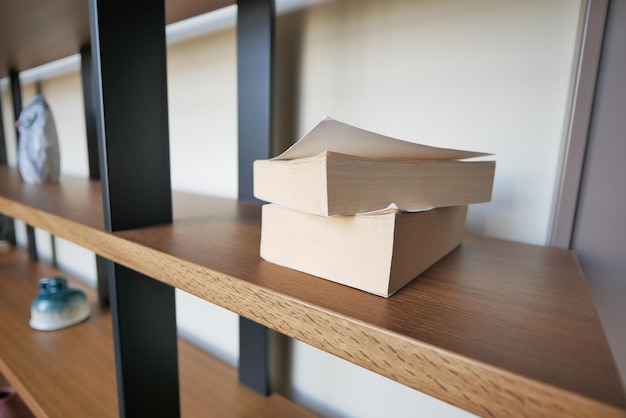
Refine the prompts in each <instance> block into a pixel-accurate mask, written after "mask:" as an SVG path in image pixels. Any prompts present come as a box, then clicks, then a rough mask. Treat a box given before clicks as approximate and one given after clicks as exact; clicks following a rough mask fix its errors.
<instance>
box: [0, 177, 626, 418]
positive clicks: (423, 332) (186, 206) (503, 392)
mask: <svg viewBox="0 0 626 418" xmlns="http://www.w3.org/2000/svg"><path fill="white" fill-rule="evenodd" d="M95 183H96V184H95V185H94V182H92V181H89V180H83V179H78V178H72V177H65V178H63V180H62V182H61V183H60V185H44V186H37V188H39V189H40V192H39V193H32V192H31V191H30V190H28V189H30V187H24V186H25V185H22V184H21V183H20V182H19V181H17V176H16V175H15V170H13V169H7V168H3V169H1V170H0V184H3V185H4V186H3V187H2V189H1V190H0V196H1V197H0V204H1V207H2V208H3V212H4V213H5V214H7V215H9V216H15V217H19V218H20V219H22V220H24V221H25V222H28V223H29V224H31V225H33V226H35V227H38V228H42V229H45V230H48V231H50V232H51V233H53V234H54V235H57V236H59V237H62V238H65V239H68V240H70V241H73V242H75V243H77V244H79V245H81V246H84V247H86V248H88V249H91V250H93V251H95V252H96V253H98V254H100V255H101V256H104V257H106V258H108V259H111V260H113V261H115V262H117V263H119V264H122V265H124V266H126V267H128V268H131V269H134V270H137V271H139V272H141V273H143V274H146V275H147V276H149V277H153V278H154V279H155V280H159V281H162V282H164V283H167V284H169V285H171V286H173V287H176V288H180V289H183V290H185V291H187V292H189V293H192V294H194V295H196V296H198V297H201V298H203V299H205V300H207V301H209V302H211V303H215V304H217V305H219V306H222V307H224V308H226V309H229V310H231V311H233V312H235V313H237V314H240V315H243V316H245V317H248V318H250V319H252V320H254V321H256V322H259V323H261V324H262V325H265V326H267V327H269V328H272V329H275V330H277V331H279V332H281V333H284V334H286V335H288V336H290V337H293V338H296V339H298V340H301V341H303V342H305V343H307V344H310V345H312V346H315V347H317V348H319V349H321V350H324V351H327V352H329V353H332V354H334V355H337V356H339V357H341V358H344V359H346V360H348V361H351V362H353V363H356V364H358V365H360V366H362V367H365V368H367V369H369V370H372V371H375V372H377V373H379V374H382V375H384V376H387V377H389V378H391V379H393V380H396V381H398V382H400V383H402V384H405V385H408V386H410V387H413V388H415V389H417V390H420V391H423V392H425V393H428V394H430V395H433V396H435V397H437V398H439V399H443V400H445V401H447V402H450V403H453V404H455V405H458V406H461V407H462V408H465V409H467V410H469V411H472V412H474V413H477V414H479V415H484V414H486V413H487V412H486V411H488V412H489V413H492V414H494V415H496V416H497V415H500V414H503V413H507V411H512V410H514V411H519V412H520V414H528V415H535V414H548V415H552V414H566V415H572V416H575V415H576V414H582V415H591V416H593V415H596V416H621V415H623V414H624V413H625V408H626V402H625V400H624V393H623V389H622V388H621V384H620V383H619V377H618V375H617V372H616V369H615V365H614V362H613V359H612V356H611V354H610V349H609V347H608V345H607V343H606V338H605V336H604V333H603V331H602V328H601V326H600V323H599V320H598V318H597V314H596V313H595V309H594V307H593V304H592V302H591V299H590V297H589V295H588V291H587V287H586V283H585V280H584V277H583V275H582V272H581V269H580V266H579V264H578V261H577V259H576V256H575V255H574V254H573V253H572V252H570V251H563V250H557V249H551V248H544V247H537V246H532V245H526V244H519V243H514V242H507V241H501V240H494V239H489V238H481V237H475V236H466V238H465V239H464V243H463V244H462V246H461V247H460V248H459V249H457V250H455V251H454V252H453V253H452V254H450V255H449V256H448V257H446V258H445V259H444V260H442V261H441V262H439V263H437V264H436V265H435V266H433V267H432V268H431V269H429V270H428V271H427V272H425V273H424V274H423V275H422V276H421V277H420V279H419V280H416V281H414V282H413V283H411V284H410V285H408V287H406V288H405V289H403V291H402V292H399V293H398V294H397V295H395V296H394V297H392V298H390V299H383V298H380V297H377V296H374V295H370V294H366V293H364V292H360V291H357V290H353V289H349V288H347V287H344V286H341V285H337V284H334V283H331V282H327V281H324V280H319V279H316V278H313V277H311V276H308V275H306V274H302V273H298V272H294V271H290V270H288V269H285V268H281V267H279V266H275V265H272V264H270V263H266V262H264V261H263V260H261V259H260V258H259V256H258V245H259V239H260V207H259V206H258V205H256V204H251V203H244V202H238V201H235V200H229V199H222V198H213V197H208V196H202V195H194V194H189V193H174V214H175V215H174V222H173V223H172V224H164V225H157V226H153V227H146V228H140V229H136V230H128V231H121V232H116V233H113V234H111V233H107V232H104V231H103V230H102V229H101V226H99V225H98V221H97V220H91V221H90V220H89V219H85V218H82V219H80V220H76V219H73V218H72V214H75V213H80V214H84V213H85V211H82V210H81V211H78V212H77V211H76V207H77V206H81V207H83V208H85V207H88V206H89V205H93V211H87V212H91V213H96V214H97V212H98V209H97V208H98V207H100V204H99V203H100V196H99V194H98V193H97V192H96V190H97V187H94V186H97V182H95ZM66 187H67V190H66V193H65V194H67V195H71V196H73V198H72V199H69V200H67V199H57V200H56V201H54V203H51V202H52V200H47V199H40V196H46V195H47V194H48V193H49V194H51V195H53V196H60V195H63V194H64V193H59V192H58V189H59V188H66ZM38 202H39V203H38ZM18 215H19V216H18ZM207 237H216V239H207ZM217 237H218V238H217ZM610 382H612V383H610Z"/></svg>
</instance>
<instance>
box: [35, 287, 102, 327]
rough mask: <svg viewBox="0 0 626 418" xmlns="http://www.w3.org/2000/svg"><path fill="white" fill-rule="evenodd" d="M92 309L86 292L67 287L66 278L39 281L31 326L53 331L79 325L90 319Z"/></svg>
mask: <svg viewBox="0 0 626 418" xmlns="http://www.w3.org/2000/svg"><path fill="white" fill-rule="evenodd" d="M90 314H91V309H90V306H89V302H88V301H87V296H86V295H85V292H83V291H82V290H80V289H73V288H68V287H67V279H65V278H64V277H52V278H44V279H41V280H39V296H37V297H36V298H35V300H34V301H33V303H32V305H31V308H30V326H31V328H34V329H36V330H40V331H52V330H55V329H61V328H67V327H69V326H72V325H75V324H78V323H80V322H82V321H84V320H85V319H87V318H88V317H89V315H90Z"/></svg>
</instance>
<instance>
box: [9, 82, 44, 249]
mask: <svg viewBox="0 0 626 418" xmlns="http://www.w3.org/2000/svg"><path fill="white" fill-rule="evenodd" d="M9 80H10V81H11V98H12V102H13V115H14V116H15V122H17V120H18V119H19V117H20V114H21V113H22V83H21V82H20V74H19V73H18V72H17V71H9ZM15 141H16V143H17V149H18V154H19V148H20V133H19V130H18V129H17V126H16V127H15ZM26 238H27V245H28V257H29V258H30V260H31V261H37V260H38V259H39V257H38V256H37V241H36V239H35V228H33V227H32V226H30V225H26Z"/></svg>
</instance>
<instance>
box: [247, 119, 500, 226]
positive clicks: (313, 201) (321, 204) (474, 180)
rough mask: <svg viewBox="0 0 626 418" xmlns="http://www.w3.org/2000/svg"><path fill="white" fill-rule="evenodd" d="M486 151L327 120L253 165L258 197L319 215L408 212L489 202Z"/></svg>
mask: <svg viewBox="0 0 626 418" xmlns="http://www.w3.org/2000/svg"><path fill="white" fill-rule="evenodd" d="M485 155H488V154H484V153H479V152H470V151H461V150H454V149H446V148H436V147H429V146H425V145H421V144H415V143H411V142H407V141H402V140H399V139H394V138H390V137H387V136H384V135H379V134H376V133H374V132H369V131H366V130H363V129H359V128H356V127H354V126H350V125H348V124H345V123H342V122H338V121H336V120H333V119H331V118H328V117H327V118H324V119H323V120H322V121H321V122H320V123H319V124H318V125H317V126H316V127H315V128H313V130H311V131H310V132H309V133H308V134H307V135H305V136H304V137H303V138H301V139H300V140H299V141H298V142H296V143H295V144H294V145H292V146H291V147H290V148H289V149H288V150H287V151H285V152H284V153H282V154H281V155H279V156H278V157H275V158H273V159H271V160H261V161H255V162H254V195H255V196H256V197H257V198H258V199H261V200H265V201H268V202H272V203H277V204H280V205H283V206H286V207H288V208H291V209H295V210H300V211H303V212H307V213H313V214H319V215H336V214H356V213H363V212H370V211H376V210H380V209H384V208H387V207H389V206H390V205H391V204H395V205H396V206H397V207H398V208H400V209H402V210H407V211H410V210H415V209H423V208H430V207H440V206H456V205H467V204H470V203H480V202H487V201H489V200H490V199H491V191H492V187H493V177H494V172H495V162H494V161H461V160H465V159H468V158H474V157H480V156H485Z"/></svg>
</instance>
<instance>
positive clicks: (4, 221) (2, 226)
mask: <svg viewBox="0 0 626 418" xmlns="http://www.w3.org/2000/svg"><path fill="white" fill-rule="evenodd" d="M8 163H9V159H8V151H7V142H6V136H5V134H4V116H3V115H2V95H0V165H7V164H8ZM0 240H7V241H9V242H10V243H11V244H13V245H15V225H14V222H13V219H12V218H9V217H7V216H4V215H0Z"/></svg>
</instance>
